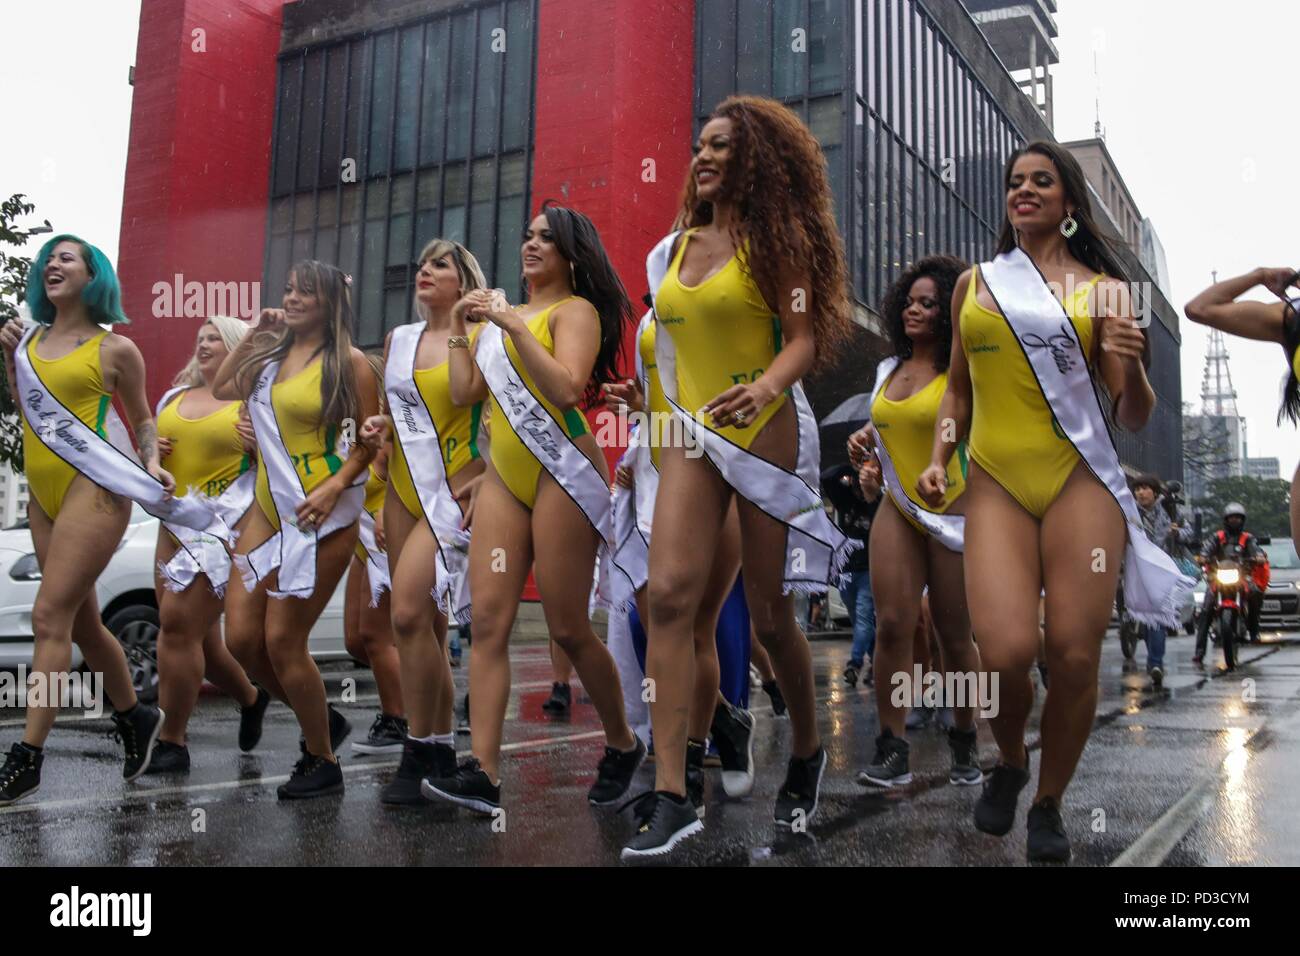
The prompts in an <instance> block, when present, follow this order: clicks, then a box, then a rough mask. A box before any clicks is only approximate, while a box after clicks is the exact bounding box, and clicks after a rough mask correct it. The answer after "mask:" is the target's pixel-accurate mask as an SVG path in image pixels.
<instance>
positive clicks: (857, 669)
mask: <svg viewBox="0 0 1300 956" xmlns="http://www.w3.org/2000/svg"><path fill="white" fill-rule="evenodd" d="M861 671H862V666H861V665H860V664H850V665H849V666H848V667H846V668H844V683H846V684H848V685H849V686H850V687H857V686H858V674H860V673H861Z"/></svg>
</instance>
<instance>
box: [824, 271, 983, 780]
mask: <svg viewBox="0 0 1300 956" xmlns="http://www.w3.org/2000/svg"><path fill="white" fill-rule="evenodd" d="M966 268H967V266H966V263H964V262H962V261H961V260H960V259H954V258H952V257H951V256H933V257H931V258H928V259H922V260H921V261H920V262H918V263H916V264H915V265H913V266H912V267H911V268H909V269H907V270H906V271H905V272H904V273H903V274H902V275H901V276H900V277H899V278H898V280H897V281H896V282H895V283H894V284H893V286H892V287H891V288H890V289H889V291H888V292H887V293H886V294H885V301H884V303H883V305H882V307H881V311H882V313H883V314H884V316H885V324H886V326H887V327H888V328H889V332H890V337H891V339H892V340H893V345H894V354H893V356H892V357H890V358H887V359H885V360H884V361H882V362H881V363H880V367H879V368H878V369H877V371H876V388H875V394H874V395H873V396H872V401H871V422H870V423H869V424H868V425H867V426H866V427H865V428H863V429H862V430H861V431H858V432H855V433H854V435H853V436H852V437H851V438H850V439H849V458H850V460H851V461H852V462H853V464H854V465H856V466H857V467H858V468H859V476H860V478H861V481H862V484H863V489H864V491H867V492H870V493H874V494H879V491H880V489H881V488H882V487H883V488H884V489H885V490H887V491H888V492H889V494H888V496H887V497H888V502H889V503H888V504H887V505H884V506H882V507H881V508H880V510H879V511H878V512H877V514H876V520H875V523H874V524H873V526H872V528H871V551H872V557H873V559H874V560H873V561H872V562H871V568H872V582H871V591H872V597H873V598H874V600H875V604H876V653H875V655H874V657H873V661H872V662H873V664H874V667H875V677H876V687H877V688H879V690H878V691H877V693H876V711H877V713H878V714H879V717H880V736H878V737H877V738H876V750H875V756H874V757H873V758H872V761H871V763H870V765H868V767H867V768H866V769H865V770H863V771H862V772H861V773H860V774H858V782H859V783H863V784H866V785H868V786H872V787H885V788H889V787H899V786H904V785H906V784H909V783H911V782H912V770H911V766H910V764H909V756H910V755H909V748H908V744H907V740H906V739H905V738H904V736H903V723H904V721H905V720H906V718H907V704H906V703H905V702H904V703H902V704H901V705H900V703H899V701H898V700H897V699H896V696H895V694H894V693H893V688H894V686H895V684H894V682H895V679H896V675H898V674H910V673H911V670H912V638H913V635H914V634H915V632H916V625H917V621H918V620H920V618H921V600H922V593H923V592H924V591H925V589H926V588H927V587H928V588H929V595H930V613H931V615H932V619H933V621H934V625H935V630H936V632H937V633H938V635H939V641H940V643H941V645H942V647H943V662H944V665H945V669H946V670H948V671H951V672H956V673H958V674H963V675H966V674H969V675H974V674H977V673H978V671H979V652H978V651H977V650H976V649H975V642H974V641H973V640H972V639H971V628H970V615H969V613H968V612H967V610H966V588H965V583H964V579H963V576H962V575H963V571H962V538H963V533H964V519H962V518H961V514H962V512H963V508H962V501H961V493H962V491H963V490H964V487H965V467H964V460H959V458H954V459H953V460H952V461H951V462H950V463H949V467H948V488H947V492H946V494H945V496H944V500H943V502H942V504H941V505H940V506H939V507H937V508H935V509H930V508H928V507H927V506H926V505H924V504H922V503H921V501H920V500H919V498H920V496H919V495H918V494H917V493H916V491H915V488H916V481H917V479H918V478H919V477H920V475H921V472H922V471H924V470H925V469H926V468H927V467H928V466H929V464H930V447H931V445H932V444H933V443H934V421H935V418H936V417H937V416H938V414H939V401H940V399H942V398H943V393H944V389H945V387H946V386H947V382H948V360H949V357H950V354H951V352H952V292H953V289H954V288H955V287H956V285H957V279H958V277H959V276H960V275H961V274H962V273H963V272H965V271H966ZM961 458H962V459H964V456H961ZM945 686H948V684H947V682H946V681H945ZM915 690H916V688H913V691H914V692H915ZM904 696H907V697H910V696H911V695H904ZM962 703H963V704H964V705H965V706H960V707H958V706H956V702H951V701H950V702H947V704H948V705H949V706H952V707H953V716H954V720H955V724H956V726H954V727H953V728H952V729H951V730H949V732H948V743H949V746H950V748H951V749H952V769H951V770H950V772H949V774H948V779H949V780H950V781H951V782H952V783H953V784H956V785H958V786H974V785H976V784H978V783H979V782H980V781H981V780H983V779H984V774H983V773H982V772H981V770H980V766H979V749H978V746H977V744H976V741H975V707H974V702H973V701H963V702H962Z"/></svg>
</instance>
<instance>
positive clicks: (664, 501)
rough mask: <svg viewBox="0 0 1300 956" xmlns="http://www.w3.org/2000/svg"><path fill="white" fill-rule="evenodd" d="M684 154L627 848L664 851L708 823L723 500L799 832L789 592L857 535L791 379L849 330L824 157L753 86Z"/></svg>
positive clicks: (797, 706)
mask: <svg viewBox="0 0 1300 956" xmlns="http://www.w3.org/2000/svg"><path fill="white" fill-rule="evenodd" d="M694 152H695V158H694V160H693V161H692V163H691V165H690V171H689V175H688V178H687V182H686V187H685V192H684V196H683V206H682V212H681V214H680V215H679V216H678V220H677V223H676V226H677V228H678V229H684V232H681V233H675V234H674V235H671V236H669V237H667V238H665V239H664V240H663V241H662V242H660V243H659V245H658V246H656V248H655V250H654V251H653V252H652V253H651V254H650V259H649V262H648V267H649V272H650V288H651V291H652V293H653V294H654V313H655V318H656V320H657V322H658V325H659V329H658V333H657V335H656V337H655V352H656V362H657V365H658V369H659V375H660V379H661V383H662V386H663V391H664V394H665V396H666V397H667V398H668V400H669V404H670V407H671V409H672V425H673V428H674V434H673V437H677V436H680V437H681V438H683V439H684V440H681V441H677V440H674V441H668V442H665V441H662V438H663V437H664V436H659V437H660V438H661V442H660V443H661V447H660V469H661V473H660V484H659V493H658V495H657V497H656V500H655V513H654V521H653V523H654V534H653V535H652V536H651V542H650V556H649V569H650V570H649V585H648V605H649V609H650V637H649V647H648V652H647V673H648V675H649V678H650V679H651V681H653V686H654V696H653V698H652V700H651V704H650V711H651V721H652V724H653V727H654V740H655V749H656V769H655V777H656V779H655V790H654V791H652V792H651V793H647V794H646V795H645V797H644V800H642V801H640V802H639V805H638V807H637V832H636V833H635V835H634V836H633V838H632V839H631V841H630V842H629V843H628V845H627V846H625V847H624V849H623V857H624V859H635V858H639V857H646V856H656V855H660V854H664V853H667V852H669V851H670V850H671V849H672V848H673V847H674V846H675V845H676V844H677V843H678V842H679V841H680V840H682V839H684V838H685V837H688V836H690V835H692V834H694V833H697V832H699V831H700V830H701V829H702V828H703V824H702V823H701V822H700V821H699V819H698V817H697V816H696V813H695V810H694V808H693V807H692V805H691V801H690V800H688V799H686V796H685V794H686V784H685V776H686V739H687V727H688V723H689V720H690V704H691V696H692V694H691V689H692V683H693V671H694V666H695V662H694V654H693V646H692V623H693V622H694V620H695V618H696V614H697V612H698V610H699V607H700V604H701V602H702V601H704V599H705V597H706V593H705V592H706V591H707V589H708V584H709V568H710V566H711V564H712V562H713V559H714V552H715V550H716V548H717V545H718V542H719V540H720V537H721V534H722V529H723V524H724V520H725V517H726V514H727V510H728V507H729V505H730V503H731V500H732V498H733V496H734V497H735V498H736V501H737V506H738V511H739V518H740V534H741V564H742V569H743V575H742V576H743V578H744V582H745V596H746V600H747V602H748V604H749V610H750V614H751V616H752V619H753V624H754V629H755V632H756V634H757V636H758V639H759V641H760V642H761V643H762V644H763V646H764V647H765V648H766V649H767V651H768V653H769V654H770V655H771V658H772V663H773V666H774V667H775V670H776V674H777V679H778V681H779V683H780V687H781V690H782V692H783V693H784V694H785V696H786V698H787V700H788V701H789V708H790V717H791V723H792V728H793V750H794V754H793V757H792V758H791V760H790V764H789V769H788V772H787V775H786V779H785V782H784V783H783V784H782V786H781V789H780V791H779V793H778V795H777V801H776V812H775V819H776V822H777V824H778V825H779V826H786V827H795V828H799V827H802V826H803V825H804V824H805V823H806V822H807V821H808V819H809V818H811V816H812V815H813V813H814V812H815V811H816V808H817V793H818V786H819V784H820V781H821V775H822V771H823V770H824V769H825V766H826V756H825V752H824V751H823V749H822V746H821V740H820V737H819V736H818V732H817V720H816V713H815V702H814V697H813V672H812V659H811V655H810V653H809V648H808V642H807V640H806V638H805V637H804V635H803V633H802V632H801V631H800V630H799V626H798V625H797V624H796V623H795V613H794V598H793V595H792V594H791V593H790V592H791V591H793V590H805V591H811V590H823V589H824V588H825V586H826V583H827V581H828V580H830V578H831V577H832V576H833V575H835V574H836V572H837V571H838V568H839V567H840V565H842V564H843V562H844V560H845V559H846V558H847V556H848V551H849V550H850V549H851V547H852V546H851V545H850V544H849V542H848V541H847V539H846V538H845V537H844V535H843V534H842V533H841V532H840V531H839V529H838V528H836V527H835V526H834V524H832V523H831V521H830V519H829V518H828V517H827V516H826V513H825V511H824V510H823V507H822V503H821V495H820V492H819V491H817V490H816V489H817V487H818V477H817V468H818V461H817V459H818V450H817V449H818V445H817V434H816V423H815V421H814V420H813V419H812V414H811V410H810V409H809V407H808V403H807V400H806V399H805V398H804V396H803V391H802V389H801V387H800V386H799V380H800V379H801V378H803V376H804V375H806V374H807V373H808V372H809V370H810V369H812V368H814V367H815V366H816V365H817V364H818V362H819V361H821V360H824V359H826V358H827V357H828V356H831V355H833V354H835V351H836V346H837V345H839V344H840V343H842V342H843V341H844V340H845V338H846V336H847V331H848V322H849V301H848V278H847V274H846V270H845V265H844V251H843V246H842V244H841V241H840V235H839V230H838V229H837V227H836V224H835V218H834V215H833V214H832V211H831V205H832V195H831V189H830V184H829V181H828V177H827V174H826V159H825V156H824V155H823V154H822V151H821V147H820V146H819V145H818V143H817V140H816V139H815V138H814V137H813V135H812V134H811V133H810V132H809V131H808V128H807V127H806V126H805V125H804V124H803V122H802V121H800V119H799V118H798V117H797V116H796V115H795V114H794V113H792V112H791V111H790V110H789V109H787V108H786V107H785V106H783V105H781V104H780V103H777V102H776V101H774V100H769V99H762V98H758V97H751V96H737V97H732V98H730V99H727V100H726V101H724V102H723V103H722V104H721V105H719V106H718V108H717V109H716V110H715V111H714V112H713V115H712V116H711V117H710V118H709V120H708V122H707V123H706V124H705V125H704V128H703V129H702V130H701V131H700V137H699V141H698V143H697V144H696V147H695V150H694ZM683 446H685V447H683ZM701 450H702V452H703V454H701V453H700V452H701ZM734 716H735V719H737V720H739V721H742V722H744V723H746V724H750V723H751V722H752V718H751V717H750V716H749V715H748V714H746V713H744V712H743V711H737V712H736V713H735V715H734Z"/></svg>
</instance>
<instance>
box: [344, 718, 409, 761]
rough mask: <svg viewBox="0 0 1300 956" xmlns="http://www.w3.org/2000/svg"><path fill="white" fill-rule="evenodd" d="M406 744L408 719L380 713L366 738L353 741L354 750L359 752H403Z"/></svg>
mask: <svg viewBox="0 0 1300 956" xmlns="http://www.w3.org/2000/svg"><path fill="white" fill-rule="evenodd" d="M405 744H406V720H405V719H404V718H402V717H393V716H391V715H389V714H385V713H380V714H379V716H377V717H376V718H375V722H374V723H373V724H371V725H370V733H368V734H366V739H365V740H354V741H352V752H353V753H358V754H396V753H401V752H402V750H403V748H404V746H405Z"/></svg>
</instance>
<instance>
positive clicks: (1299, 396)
mask: <svg viewBox="0 0 1300 956" xmlns="http://www.w3.org/2000/svg"><path fill="white" fill-rule="evenodd" d="M1287 285H1289V286H1293V287H1295V288H1300V272H1297V273H1296V274H1295V275H1293V276H1292V277H1291V281H1290V282H1288V283H1287ZM1282 346H1283V348H1285V349H1286V386H1285V387H1284V388H1283V390H1282V407H1281V408H1279V409H1278V411H1277V423H1278V424H1279V425H1281V424H1282V419H1283V418H1288V419H1290V420H1291V423H1292V424H1293V425H1295V424H1300V379H1297V378H1296V376H1295V353H1296V349H1300V296H1297V297H1296V298H1294V299H1289V300H1288V301H1287V302H1286V303H1285V304H1284V305H1283V306H1282Z"/></svg>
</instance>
